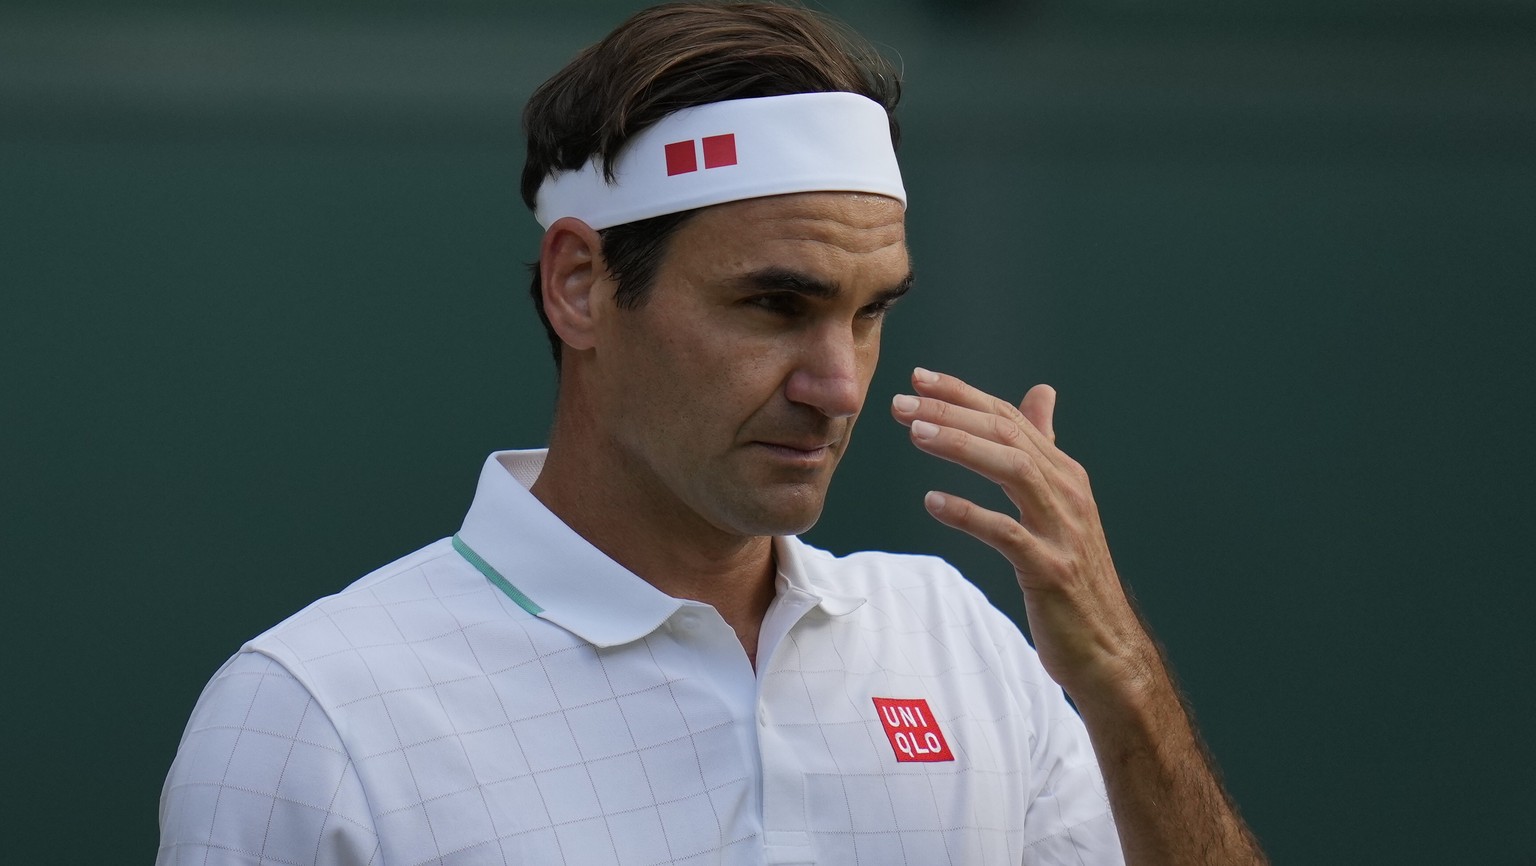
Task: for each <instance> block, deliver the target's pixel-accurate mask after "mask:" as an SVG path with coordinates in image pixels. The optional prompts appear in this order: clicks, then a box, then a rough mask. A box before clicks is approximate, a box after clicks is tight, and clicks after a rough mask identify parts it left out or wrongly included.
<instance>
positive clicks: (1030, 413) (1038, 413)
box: [1019, 383, 1056, 445]
mask: <svg viewBox="0 0 1536 866" xmlns="http://www.w3.org/2000/svg"><path fill="white" fill-rule="evenodd" d="M1019 411H1020V412H1022V413H1023V414H1024V417H1025V418H1028V419H1029V423H1031V424H1033V425H1035V429H1036V430H1039V431H1040V432H1041V433H1042V434H1044V435H1045V438H1046V439H1047V440H1049V441H1050V442H1051V444H1053V445H1054V444H1055V443H1056V427H1055V423H1054V422H1055V418H1056V389H1055V388H1052V387H1051V386H1050V385H1046V384H1043V383H1042V384H1040V385H1036V386H1035V387H1033V388H1030V389H1029V393H1027V394H1025V395H1024V399H1023V400H1021V401H1020V402H1019Z"/></svg>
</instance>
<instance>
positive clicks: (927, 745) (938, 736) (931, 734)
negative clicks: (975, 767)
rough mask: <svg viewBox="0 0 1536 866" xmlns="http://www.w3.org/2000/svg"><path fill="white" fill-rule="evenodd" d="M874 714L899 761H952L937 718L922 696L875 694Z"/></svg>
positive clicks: (951, 754) (952, 755)
mask: <svg viewBox="0 0 1536 866" xmlns="http://www.w3.org/2000/svg"><path fill="white" fill-rule="evenodd" d="M874 701H875V714H876V715H878V716H879V717H880V724H882V725H884V726H885V736H886V738H887V739H889V740H890V741H891V748H892V749H895V750H896V760H898V761H953V760H954V759H955V756H954V754H953V753H952V752H950V751H949V744H948V743H946V742H944V732H943V731H941V730H939V720H938V719H936V718H934V717H933V712H932V711H930V710H929V709H928V702H927V701H925V700H923V699H922V698H875V699H874Z"/></svg>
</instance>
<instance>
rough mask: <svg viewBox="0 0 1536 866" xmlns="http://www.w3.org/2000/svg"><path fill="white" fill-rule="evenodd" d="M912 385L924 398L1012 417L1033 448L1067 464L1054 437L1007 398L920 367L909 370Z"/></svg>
mask: <svg viewBox="0 0 1536 866" xmlns="http://www.w3.org/2000/svg"><path fill="white" fill-rule="evenodd" d="M912 385H913V387H915V388H916V389H917V392H918V393H919V394H921V395H923V396H924V397H928V398H931V399H934V400H939V401H942V402H945V403H951V404H954V405H957V406H962V407H964V408H967V409H971V410H973V411H976V412H983V413H986V414H990V415H996V416H999V417H1003V418H1008V419H1011V420H1013V421H1014V422H1016V423H1017V424H1018V425H1019V427H1020V429H1022V430H1023V431H1024V432H1025V434H1026V437H1025V438H1028V439H1029V440H1030V441H1032V442H1034V443H1035V445H1036V446H1037V447H1036V450H1038V451H1039V452H1040V453H1041V454H1043V455H1044V456H1045V458H1046V459H1047V460H1049V461H1050V462H1051V463H1053V464H1055V465H1056V466H1059V467H1062V468H1066V467H1067V465H1068V460H1069V459H1070V458H1068V457H1067V455H1065V454H1062V453H1060V452H1059V451H1057V450H1056V446H1055V442H1054V439H1053V438H1052V437H1050V436H1048V435H1047V434H1046V433H1045V432H1044V431H1042V430H1041V429H1040V427H1039V426H1038V425H1036V424H1035V423H1034V422H1033V421H1031V420H1030V419H1029V418H1027V417H1025V415H1024V413H1023V412H1022V411H1020V408H1019V407H1016V406H1014V405H1012V404H1011V403H1009V402H1008V401H1006V400H1002V399H999V398H997V397H994V396H992V395H991V394H988V393H987V392H985V391H983V390H981V389H980V388H977V387H975V386H973V385H971V384H969V383H967V382H966V381H964V380H963V379H959V378H957V377H955V376H950V375H946V374H944V373H935V372H932V371H931V370H925V369H923V368H922V367H917V368H915V369H914V370H913V371H912ZM1036 387H1037V388H1038V387H1039V386H1036ZM1046 387H1047V388H1049V387H1050V386H1046ZM1031 390H1033V389H1031ZM1051 393H1052V396H1053V398H1054V395H1055V391H1054V390H1052V391H1051ZM1026 396H1027V395H1026Z"/></svg>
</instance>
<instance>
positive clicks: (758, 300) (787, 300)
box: [747, 292, 805, 316]
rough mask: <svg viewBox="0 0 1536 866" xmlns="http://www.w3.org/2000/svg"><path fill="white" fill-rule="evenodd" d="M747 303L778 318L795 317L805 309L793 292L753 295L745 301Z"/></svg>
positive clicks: (801, 300) (800, 299) (799, 298)
mask: <svg viewBox="0 0 1536 866" xmlns="http://www.w3.org/2000/svg"><path fill="white" fill-rule="evenodd" d="M747 303H748V304H749V305H751V306H754V307H757V308H758V309H762V310H767V311H768V312H770V313H774V314H776V315H780V316H796V315H799V314H800V313H801V312H802V311H804V309H805V300H804V299H803V298H801V297H800V296H799V295H797V294H794V293H793V292H771V293H769V294H766V295H754V296H752V297H750V298H748V299H747Z"/></svg>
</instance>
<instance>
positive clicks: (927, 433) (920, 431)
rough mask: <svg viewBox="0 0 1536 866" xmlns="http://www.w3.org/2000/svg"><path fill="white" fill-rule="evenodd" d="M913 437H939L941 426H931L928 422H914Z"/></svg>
mask: <svg viewBox="0 0 1536 866" xmlns="http://www.w3.org/2000/svg"><path fill="white" fill-rule="evenodd" d="M912 435H914V436H916V437H917V438H919V439H932V438H933V437H935V436H937V435H939V425H937V424H930V423H928V422H927V421H913V422H912Z"/></svg>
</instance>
